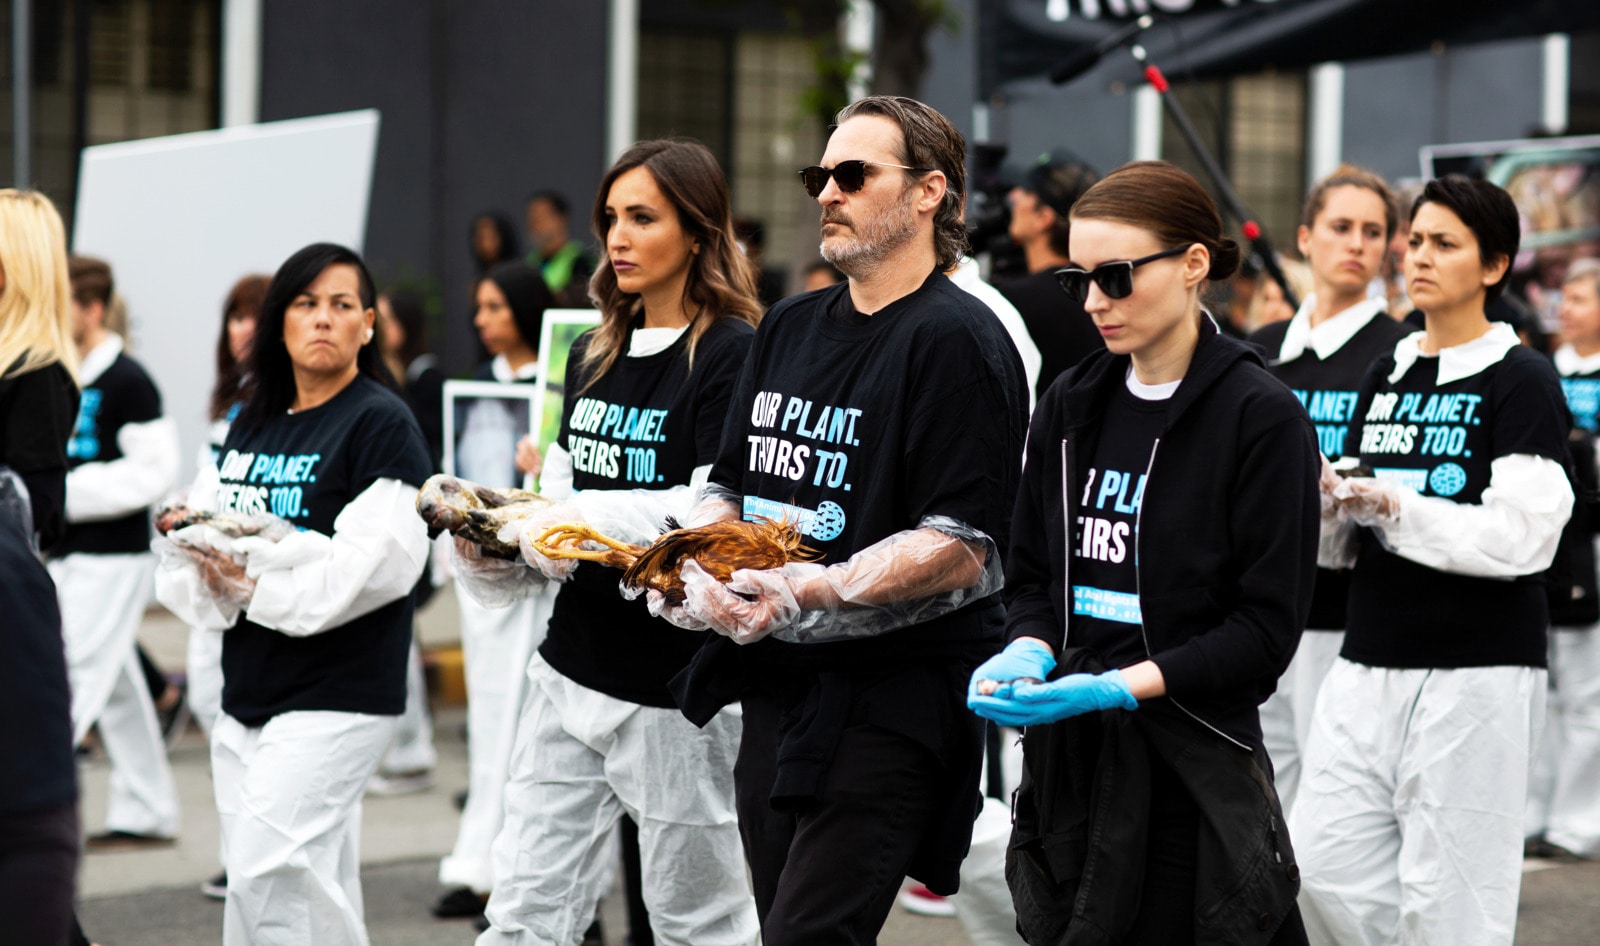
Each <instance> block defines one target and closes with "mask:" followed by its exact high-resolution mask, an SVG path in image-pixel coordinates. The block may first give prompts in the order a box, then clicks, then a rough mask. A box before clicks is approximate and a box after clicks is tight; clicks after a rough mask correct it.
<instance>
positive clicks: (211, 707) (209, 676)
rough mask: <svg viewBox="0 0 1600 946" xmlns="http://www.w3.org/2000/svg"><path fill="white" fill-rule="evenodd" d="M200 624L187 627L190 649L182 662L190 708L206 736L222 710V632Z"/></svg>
mask: <svg viewBox="0 0 1600 946" xmlns="http://www.w3.org/2000/svg"><path fill="white" fill-rule="evenodd" d="M223 633H224V632H223V631H208V630H206V629H205V628H203V627H191V628H189V649H188V658H187V663H186V665H185V666H184V678H185V679H186V680H187V681H188V690H189V692H188V700H189V712H190V713H192V714H194V721H195V722H196V723H199V724H200V728H201V730H203V731H204V732H205V734H206V735H207V736H210V735H211V727H212V726H215V725H216V724H217V716H218V715H220V714H221V713H222V635H223Z"/></svg>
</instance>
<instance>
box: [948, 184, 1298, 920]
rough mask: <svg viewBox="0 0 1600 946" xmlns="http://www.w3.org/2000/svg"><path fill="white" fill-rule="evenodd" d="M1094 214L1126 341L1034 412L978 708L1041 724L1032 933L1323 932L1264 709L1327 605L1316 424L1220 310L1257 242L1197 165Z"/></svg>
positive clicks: (1028, 800) (1099, 283)
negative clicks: (1222, 323)
mask: <svg viewBox="0 0 1600 946" xmlns="http://www.w3.org/2000/svg"><path fill="white" fill-rule="evenodd" d="M1070 226H1071V230H1070V236H1069V243H1070V249H1071V264H1070V265H1069V266H1067V267H1066V268H1064V269H1061V270H1059V271H1058V277H1059V279H1060V281H1061V284H1062V287H1063V288H1064V289H1065V290H1066V291H1067V292H1068V293H1069V294H1070V295H1072V296H1073V297H1075V298H1076V299H1078V300H1079V301H1081V302H1082V303H1083V305H1084V309H1085V311H1087V312H1088V313H1089V315H1090V317H1091V318H1093V320H1094V323H1095V326H1096V328H1098V329H1099V331H1100V334H1101V337H1102V338H1104V339H1105V342H1106V349H1107V350H1106V351H1102V352H1097V353H1095V354H1092V355H1090V356H1089V357H1088V358H1086V359H1085V360H1084V361H1083V362H1082V363H1080V364H1079V365H1077V366H1076V367H1074V368H1072V369H1071V370H1069V371H1068V372H1066V373H1065V374H1063V375H1062V376H1061V378H1060V379H1059V380H1058V381H1057V382H1056V383H1055V384H1054V385H1053V386H1052V387H1051V389H1050V391H1049V392H1048V393H1047V394H1046V395H1045V396H1044V398H1042V399H1041V400H1040V402H1039V406H1038V408H1037V409H1036V411H1035V412H1034V415H1033V421H1032V424H1031V427H1030V429H1029V432H1028V446H1027V462H1026V465H1025V467H1024V471H1023V475H1022V486H1021V490H1020V492H1019V495H1018V497H1017V505H1016V511H1015V516H1014V518H1013V525H1012V538H1011V551H1010V556H1009V560H1008V562H1007V567H1006V594H1007V598H1008V608H1007V639H1008V640H1009V641H1010V643H1009V644H1008V645H1007V647H1006V649H1005V650H1003V651H1002V652H1001V653H1000V654H998V655H996V656H995V657H993V658H991V659H990V660H989V661H988V662H986V663H984V664H983V665H982V666H980V667H979V668H978V669H977V671H975V672H974V674H973V678H972V684H971V687H970V689H969V691H968V697H967V702H968V705H969V706H971V707H972V708H973V709H974V710H975V711H976V712H977V713H978V714H979V715H981V716H985V717H988V718H989V719H993V720H995V721H996V722H998V723H1001V724H1002V725H1008V726H1019V727H1025V734H1024V741H1023V751H1024V758H1025V766H1024V774H1023V779H1022V784H1021V786H1020V788H1019V789H1018V792H1017V802H1016V809H1015V827H1014V830H1013V834H1012V843H1011V851H1010V854H1009V856H1008V858H1007V863H1006V877H1007V880H1008V882H1009V883H1010V885H1011V891H1012V897H1013V901H1014V903H1015V905H1016V908H1017V920H1018V928H1019V930H1020V931H1021V932H1022V934H1023V936H1024V938H1025V939H1026V940H1027V941H1028V942H1032V943H1077V942H1096V943H1118V944H1174V943H1195V942H1202V941H1203V942H1228V943H1263V944H1264V943H1274V944H1281V943H1303V942H1305V932H1304V928H1303V926H1302V925H1301V922H1300V917H1299V912H1298V909H1297V907H1296V906H1295V895H1296V892H1297V889H1298V883H1297V879H1298V871H1297V870H1296V868H1295V864H1294V854H1293V852H1292V851H1291V850H1290V846H1289V837H1288V832H1287V831H1286V830H1285V828H1284V825H1283V814H1282V809H1281V807H1280V805H1279V803H1278V797H1277V794H1276V792H1275V791H1274V790H1273V787H1272V776H1271V772H1272V766H1271V763H1270V762H1269V761H1268V758H1267V754H1266V750H1265V748H1264V747H1263V745H1262V740H1261V723H1260V720H1259V718H1258V715H1257V707H1258V706H1259V705H1260V703H1261V702H1262V701H1263V700H1264V699H1266V697H1267V695H1268V694H1270V693H1271V692H1272V689H1273V686H1274V684H1275V682H1276V680H1277V678H1278V675H1279V674H1280V673H1282V671H1283V669H1284V667H1285V666H1287V665H1288V663H1289V659H1290V658H1291V657H1292V656H1293V655H1294V650H1295V645H1296V643H1297V642H1298V640H1299V636H1300V632H1301V629H1302V628H1303V626H1304V624H1305V619H1306V610H1307V606H1308V604H1309V602H1310V590H1311V582H1312V579H1313V575H1314V572H1315V565H1316V548H1317V470H1318V456H1317V445H1316V435H1315V432H1314V431H1313V429H1312V426H1311V423H1310V421H1309V419H1308V418H1307V416H1306V412H1305V411H1304V409H1302V408H1301V406H1300V403H1299V401H1298V400H1297V399H1296V398H1295V397H1294V395H1293V394H1291V393H1290V392H1289V391H1288V390H1287V389H1286V388H1284V387H1283V386H1282V385H1281V384H1279V383H1278V382H1277V381H1275V380H1273V379H1272V377H1271V376H1270V375H1268V374H1267V371H1266V369H1265V368H1264V367H1263V365H1262V362H1261V359H1260V357H1259V355H1258V354H1257V353H1256V350H1255V349H1254V348H1252V347H1250V346H1248V345H1245V344H1243V343H1241V342H1237V341H1235V340H1233V339H1231V338H1229V337H1227V336H1226V335H1223V334H1221V333H1220V332H1219V331H1218V330H1217V325H1216V322H1215V321H1214V320H1213V319H1212V318H1211V317H1210V315H1209V314H1207V313H1206V312H1205V310H1204V309H1202V308H1201V305H1200V294H1201V291H1202V290H1203V289H1204V287H1205V284H1206V283H1207V282H1208V281H1215V280H1221V279H1226V278H1228V276H1229V275H1230V274H1231V273H1232V272H1233V271H1234V269H1235V267H1236V266H1237V265H1238V262H1239V248H1238V246H1237V245H1236V244H1235V243H1234V242H1233V241H1232V240H1229V239H1226V238H1225V237H1223V235H1222V221H1221V219H1220V218H1219V217H1218V215H1217V210H1216V207H1215V206H1214V205H1213V204H1212V202H1211V199H1210V198H1209V197H1208V196H1207V195H1206V193H1205V191H1204V190H1203V189H1202V188H1201V187H1200V185H1199V184H1198V183H1197V182H1196V181H1195V180H1194V178H1192V177H1190V176H1189V175H1188V174H1187V173H1185V172H1183V171H1181V170H1179V169H1178V168H1176V167H1175V166H1173V165H1170V164H1166V163H1163V162H1155V161H1141V162H1135V163H1133V164H1128V165H1124V166H1123V167H1121V168H1118V169H1117V170H1116V171H1114V172H1112V173H1111V174H1110V175H1108V176H1107V177H1106V178H1105V179H1104V180H1101V181H1100V182H1099V183H1098V184H1096V185H1094V186H1093V187H1092V188H1090V189H1089V190H1088V191H1087V192H1086V193H1085V194H1084V195H1083V197H1082V198H1080V199H1079V200H1078V202H1077V203H1076V204H1074V205H1073V208H1072V214H1071V218H1070ZM1147 501H1148V504H1149V505H1148V508H1146V506H1145V504H1146V502H1147Z"/></svg>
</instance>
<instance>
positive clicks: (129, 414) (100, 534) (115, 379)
mask: <svg viewBox="0 0 1600 946" xmlns="http://www.w3.org/2000/svg"><path fill="white" fill-rule="evenodd" d="M160 416H161V395H160V394H159V393H157V391H156V386H155V383H154V382H152V381H151V380H150V376H149V375H148V374H146V373H145V370H144V369H143V368H141V367H139V363H138V362H136V361H134V360H133V359H132V358H129V357H128V356H127V355H120V354H119V355H118V356H117V358H116V360H115V361H113V362H111V365H110V366H109V367H107V368H106V370H105V371H104V372H103V373H101V375H100V377H98V378H96V379H95V380H94V382H93V383H91V384H90V385H89V386H88V387H85V388H84V389H83V396H82V398H81V399H80V400H79V401H78V422H77V425H76V426H75V427H73V430H72V439H71V440H69V441H67V466H68V469H77V468H78V467H80V466H82V465H84V464H85V463H109V462H111V461H112V460H120V459H122V448H121V447H120V446H118V444H117V434H118V433H120V432H121V431H122V428H123V427H124V426H125V425H127V424H146V423H149V422H150V421H153V420H156V419H158V418H159V417H160ZM69 514H70V510H69ZM148 551H150V510H149V509H148V508H145V509H140V510H137V511H135V512H131V513H129V514H127V515H126V516H121V517H118V518H116V519H106V520H102V521H99V522H74V523H68V524H67V531H66V534H64V535H63V536H62V537H61V542H60V543H59V544H57V545H56V546H55V547H54V548H52V549H51V550H50V552H51V554H52V555H71V554H73V553H76V552H89V553H99V554H109V553H126V552H148Z"/></svg>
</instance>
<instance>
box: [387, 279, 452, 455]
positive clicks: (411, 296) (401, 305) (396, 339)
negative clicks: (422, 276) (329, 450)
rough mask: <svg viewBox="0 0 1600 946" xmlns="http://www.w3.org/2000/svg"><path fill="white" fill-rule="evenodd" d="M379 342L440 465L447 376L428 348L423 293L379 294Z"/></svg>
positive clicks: (401, 291) (442, 452) (432, 453)
mask: <svg viewBox="0 0 1600 946" xmlns="http://www.w3.org/2000/svg"><path fill="white" fill-rule="evenodd" d="M378 342H379V344H381V345H382V346H383V360H384V364H385V365H387V366H388V368H389V373H390V374H392V375H394V379H395V381H397V382H398V383H399V384H400V391H401V393H402V394H403V395H404V396H405V399H406V404H408V405H410V407H411V413H413V414H415V415H416V417H417V424H418V425H420V426H421V427H422V436H423V437H424V438H425V439H426V440H427V441H428V453H429V455H430V456H432V457H433V462H434V466H435V467H437V466H438V464H439V458H440V457H441V456H443V455H444V380H445V378H444V372H443V371H440V370H439V367H438V365H439V359H438V358H436V357H434V355H433V353H432V352H430V351H429V350H428V316H427V312H426V311H425V310H424V309H423V305H422V297H421V296H419V295H417V294H416V293H414V292H411V291H409V290H405V289H394V290H390V291H389V292H385V293H382V294H381V295H379V296H378Z"/></svg>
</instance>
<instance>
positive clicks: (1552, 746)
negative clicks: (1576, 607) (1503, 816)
mask: <svg viewBox="0 0 1600 946" xmlns="http://www.w3.org/2000/svg"><path fill="white" fill-rule="evenodd" d="M1524 830H1525V832H1526V833H1527V835H1528V836H1529V837H1535V836H1538V835H1541V834H1542V835H1544V836H1545V838H1546V839H1547V840H1549V841H1550V842H1551V843H1552V844H1559V845H1561V846H1562V847H1564V848H1566V849H1567V850H1569V851H1572V852H1574V853H1576V854H1581V855H1583V856H1585V857H1600V626H1597V627H1592V628H1588V629H1586V630H1582V631H1560V630H1552V631H1551V632H1550V692H1549V705H1548V707H1547V710H1546V715H1545V725H1544V736H1543V738H1542V739H1540V740H1539V761H1538V764H1537V765H1535V766H1534V775H1533V789H1532V790H1531V791H1530V792H1529V794H1528V817H1527V822H1526V824H1525V826H1524Z"/></svg>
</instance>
